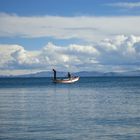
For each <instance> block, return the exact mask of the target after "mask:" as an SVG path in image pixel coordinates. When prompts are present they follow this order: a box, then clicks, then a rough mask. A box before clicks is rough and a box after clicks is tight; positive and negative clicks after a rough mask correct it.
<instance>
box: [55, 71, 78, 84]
mask: <svg viewBox="0 0 140 140" xmlns="http://www.w3.org/2000/svg"><path fill="white" fill-rule="evenodd" d="M53 72H54V77H53V82H54V83H63V84H70V83H74V82H76V81H78V80H79V77H78V76H74V77H73V76H71V74H70V73H69V72H68V78H63V79H59V78H56V70H55V69H53Z"/></svg>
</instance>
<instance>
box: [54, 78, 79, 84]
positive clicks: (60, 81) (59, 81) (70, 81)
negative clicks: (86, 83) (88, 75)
mask: <svg viewBox="0 0 140 140" xmlns="http://www.w3.org/2000/svg"><path fill="white" fill-rule="evenodd" d="M78 80H79V77H72V78H67V79H53V82H54V83H64V84H70V83H74V82H76V81H78Z"/></svg>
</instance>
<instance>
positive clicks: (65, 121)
mask: <svg viewBox="0 0 140 140" xmlns="http://www.w3.org/2000/svg"><path fill="white" fill-rule="evenodd" d="M0 140H140V77H90V78H88V77H85V78H80V80H79V81H78V82H77V83H74V84H54V83H52V80H51V78H1V79H0Z"/></svg>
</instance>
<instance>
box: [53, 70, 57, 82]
mask: <svg viewBox="0 0 140 140" xmlns="http://www.w3.org/2000/svg"><path fill="white" fill-rule="evenodd" d="M53 72H54V80H56V70H55V69H53Z"/></svg>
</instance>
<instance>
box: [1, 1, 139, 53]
mask: <svg viewBox="0 0 140 140" xmlns="http://www.w3.org/2000/svg"><path fill="white" fill-rule="evenodd" d="M119 2H120V3H121V2H127V3H131V2H133V3H135V2H136V3H137V2H139V0H133V1H132V0H0V12H1V13H7V14H17V15H18V16H46V15H51V16H64V17H73V16H137V15H140V6H139V7H135V8H122V7H117V6H116V7H115V6H109V4H113V3H119ZM0 42H1V43H18V44H20V45H24V47H25V48H26V49H29V50H32V49H39V48H40V46H43V45H45V44H46V42H54V43H57V44H59V45H66V44H69V42H71V43H75V42H78V43H80V40H78V39H75V38H74V39H70V40H69V39H65V40H63V39H56V38H53V37H41V38H40V37H39V38H30V39H28V38H25V37H19V36H18V37H0ZM81 42H82V43H83V42H84V41H82V40H81Z"/></svg>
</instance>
